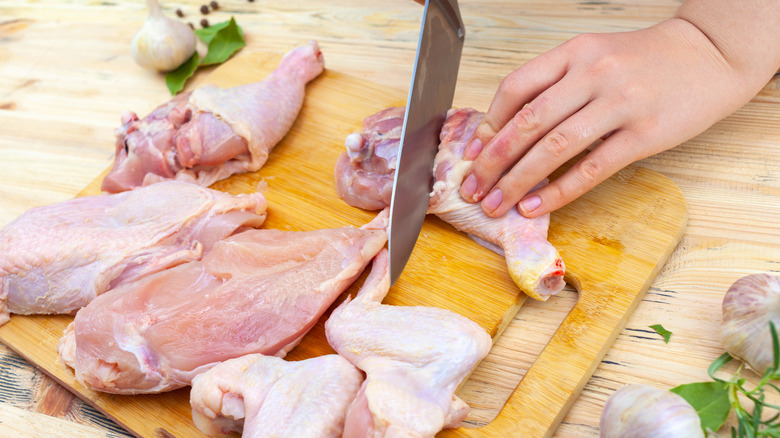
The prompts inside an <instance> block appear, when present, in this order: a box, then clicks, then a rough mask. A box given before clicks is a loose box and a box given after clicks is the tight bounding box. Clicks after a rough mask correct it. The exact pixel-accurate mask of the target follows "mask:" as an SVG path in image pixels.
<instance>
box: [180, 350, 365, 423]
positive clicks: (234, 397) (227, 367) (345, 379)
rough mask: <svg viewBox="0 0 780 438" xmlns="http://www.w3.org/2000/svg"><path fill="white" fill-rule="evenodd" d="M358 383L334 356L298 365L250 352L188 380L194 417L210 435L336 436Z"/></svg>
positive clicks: (352, 372)
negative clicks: (240, 433)
mask: <svg viewBox="0 0 780 438" xmlns="http://www.w3.org/2000/svg"><path fill="white" fill-rule="evenodd" d="M362 382H363V373H361V372H360V371H359V370H358V369H357V368H355V367H354V366H353V365H352V364H350V363H349V362H348V361H347V360H346V359H344V358H343V357H341V356H339V355H337V354H329V355H326V356H320V357H316V358H313V359H307V360H302V361H299V362H287V361H285V360H284V359H280V358H278V357H273V356H263V355H262V354H250V355H247V356H243V357H239V358H236V359H230V360H228V361H225V362H223V363H221V364H219V365H217V366H215V367H214V368H212V369H210V370H208V371H206V372H205V373H203V374H199V375H197V376H195V378H194V379H192V390H191V391H190V404H191V405H192V419H193V420H194V421H195V425H196V426H197V427H198V429H200V430H201V431H203V432H204V433H206V434H208V435H216V434H219V433H229V432H242V431H243V433H242V435H241V436H242V437H243V438H260V437H295V438H329V437H332V438H340V437H341V434H342V432H343V430H344V417H345V416H346V412H347V407H348V406H349V404H350V402H352V400H353V399H354V398H355V394H356V393H357V391H358V389H359V388H360V384H361V383H362Z"/></svg>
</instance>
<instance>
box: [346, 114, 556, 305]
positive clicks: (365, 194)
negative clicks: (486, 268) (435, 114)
mask: <svg viewBox="0 0 780 438" xmlns="http://www.w3.org/2000/svg"><path fill="white" fill-rule="evenodd" d="M403 117H404V108H403V107H400V108H388V109H385V110H382V111H380V112H378V113H376V114H374V115H372V116H369V117H367V118H366V119H365V120H364V121H363V132H361V133H360V134H350V135H349V136H348V137H347V139H346V141H345V143H346V146H347V152H345V153H343V154H342V155H341V156H340V157H339V159H338V161H337V163H336V168H335V178H336V188H337V191H338V194H339V196H340V197H341V198H342V199H344V201H346V202H347V203H348V204H350V205H352V206H354V207H359V208H364V209H368V210H374V209H379V208H384V207H385V206H388V205H390V197H391V195H392V188H393V178H394V176H395V163H396V161H397V156H398V146H399V142H400V137H401V127H402V125H403ZM483 117H484V114H483V113H480V112H478V111H476V110H473V109H468V108H466V109H452V110H450V111H449V112H448V113H447V119H446V121H445V122H444V126H443V127H442V130H441V134H440V136H439V139H440V144H439V152H438V153H437V155H436V159H435V162H434V170H433V173H434V175H433V176H434V185H433V192H432V193H431V201H430V204H429V205H428V213H430V214H435V215H437V216H438V217H439V218H441V219H442V220H444V221H445V222H448V223H449V224H451V225H452V226H454V227H455V228H456V229H458V230H460V231H463V232H466V233H468V234H469V235H470V236H471V237H472V238H473V239H474V240H476V241H477V242H479V243H480V244H481V245H483V246H485V247H487V248H489V249H491V250H493V251H495V252H497V253H499V254H501V255H503V256H504V257H506V263H507V268H508V269H509V273H510V275H511V276H512V279H513V280H514V282H515V283H516V284H517V286H518V287H519V288H520V289H521V290H522V291H523V292H525V293H526V294H528V295H529V296H530V297H532V298H535V299H538V300H546V299H547V298H548V297H549V296H550V295H553V294H555V293H557V292H559V291H561V290H562V289H563V287H564V285H565V282H564V280H563V276H564V273H565V267H564V263H563V260H562V259H561V257H560V255H559V254H558V251H557V250H556V249H555V247H553V245H552V244H551V243H550V242H549V241H548V240H547V230H548V228H549V225H550V215H545V216H542V217H539V218H536V219H527V218H525V217H523V216H522V215H520V214H519V213H518V212H517V210H516V209H512V210H510V211H509V212H508V213H507V214H505V215H504V216H502V217H500V218H491V217H489V216H487V215H486V214H485V213H484V212H483V211H482V209H481V207H480V206H479V204H470V203H468V202H466V201H464V200H463V198H461V196H460V193H459V189H460V185H461V182H462V181H463V178H464V177H465V175H466V174H467V173H468V171H469V170H470V168H471V165H472V162H471V161H466V160H463V149H464V148H465V147H466V142H467V141H468V139H469V138H470V137H471V134H472V133H473V132H474V130H475V129H476V128H477V125H479V122H480V121H481V120H482V118H483Z"/></svg>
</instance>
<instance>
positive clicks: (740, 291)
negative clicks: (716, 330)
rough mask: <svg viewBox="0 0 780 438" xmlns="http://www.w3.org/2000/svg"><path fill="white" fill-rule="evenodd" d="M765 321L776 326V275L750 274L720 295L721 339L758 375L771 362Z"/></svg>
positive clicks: (779, 290)
mask: <svg viewBox="0 0 780 438" xmlns="http://www.w3.org/2000/svg"><path fill="white" fill-rule="evenodd" d="M769 321H773V322H774V323H775V327H778V328H779V329H780V277H776V276H772V275H769V274H751V275H747V276H745V277H742V278H740V279H739V280H737V281H735V282H734V284H732V285H731V287H730V288H729V290H728V291H727V292H726V295H724V297H723V322H722V323H721V331H720V338H721V342H722V343H723V348H724V349H725V350H726V351H727V352H728V353H729V354H730V355H732V356H734V357H736V358H737V359H740V360H741V361H743V362H745V363H746V364H747V365H748V366H749V367H750V368H751V369H753V370H754V371H756V372H757V373H759V374H760V375H763V374H764V372H766V369H767V368H769V367H770V366H772V362H773V357H772V335H771V333H770V329H769Z"/></svg>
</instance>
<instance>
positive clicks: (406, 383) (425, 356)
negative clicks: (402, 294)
mask: <svg viewBox="0 0 780 438" xmlns="http://www.w3.org/2000/svg"><path fill="white" fill-rule="evenodd" d="M387 263H388V262H387V251H386V250H384V249H383V250H382V251H381V252H380V253H379V254H378V255H377V257H376V258H375V259H374V264H373V266H372V268H371V273H370V274H369V276H368V278H367V279H366V281H365V283H363V286H362V288H361V289H360V292H359V293H358V294H357V296H356V297H355V298H354V299H353V300H351V301H350V300H349V299H347V300H346V301H345V302H344V303H343V304H341V305H340V306H339V307H338V308H336V309H335V310H334V311H333V313H332V314H331V316H330V317H329V318H328V321H327V322H326V323H325V333H326V334H327V337H328V342H329V343H330V345H331V346H332V347H333V348H334V349H335V350H336V351H337V352H338V353H339V354H340V355H342V356H344V357H345V358H346V359H347V360H349V361H350V362H352V364H354V365H355V366H356V367H358V368H360V369H361V370H363V371H364V372H365V373H366V380H365V382H363V384H362V386H361V387H360V390H359V391H358V393H357V396H356V397H355V400H354V401H353V402H352V404H351V405H350V407H349V410H348V411H347V417H346V421H345V426H344V435H343V436H344V437H345V438H379V437H396V436H404V437H420V438H422V437H433V436H434V435H435V434H436V433H437V432H439V431H440V430H442V429H443V428H453V427H457V426H459V425H460V423H461V422H462V421H463V419H464V418H465V417H466V415H467V414H468V411H469V407H468V405H466V403H465V402H463V401H462V400H461V399H459V398H458V397H457V396H455V390H456V389H457V387H458V385H459V384H460V383H461V382H462V381H463V380H464V379H465V378H466V377H467V376H468V375H469V373H470V372H471V371H472V369H473V368H474V367H475V366H476V365H477V364H478V363H479V361H480V360H482V358H484V357H485V356H486V355H487V354H488V352H489V351H490V346H491V339H490V336H489V335H488V333H487V332H486V331H485V330H484V329H482V328H481V327H479V325H477V324H476V323H475V322H473V321H471V320H470V319H468V318H466V317H464V316H461V315H458V314H456V313H453V312H450V311H448V310H445V309H439V308H435V307H422V306H389V305H383V304H382V299H384V297H385V295H386V294H387V292H388V289H389V288H390V275H389V271H388V264H387Z"/></svg>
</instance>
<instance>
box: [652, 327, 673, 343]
mask: <svg viewBox="0 0 780 438" xmlns="http://www.w3.org/2000/svg"><path fill="white" fill-rule="evenodd" d="M649 327H650V328H651V329H653V330H655V332H656V333H658V334H659V335H661V336H663V338H664V342H666V343H667V344H668V343H669V339H670V338H671V337H672V332H670V331H669V330H667V329H665V328H664V326H662V325H661V324H655V325H651V326H649Z"/></svg>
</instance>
